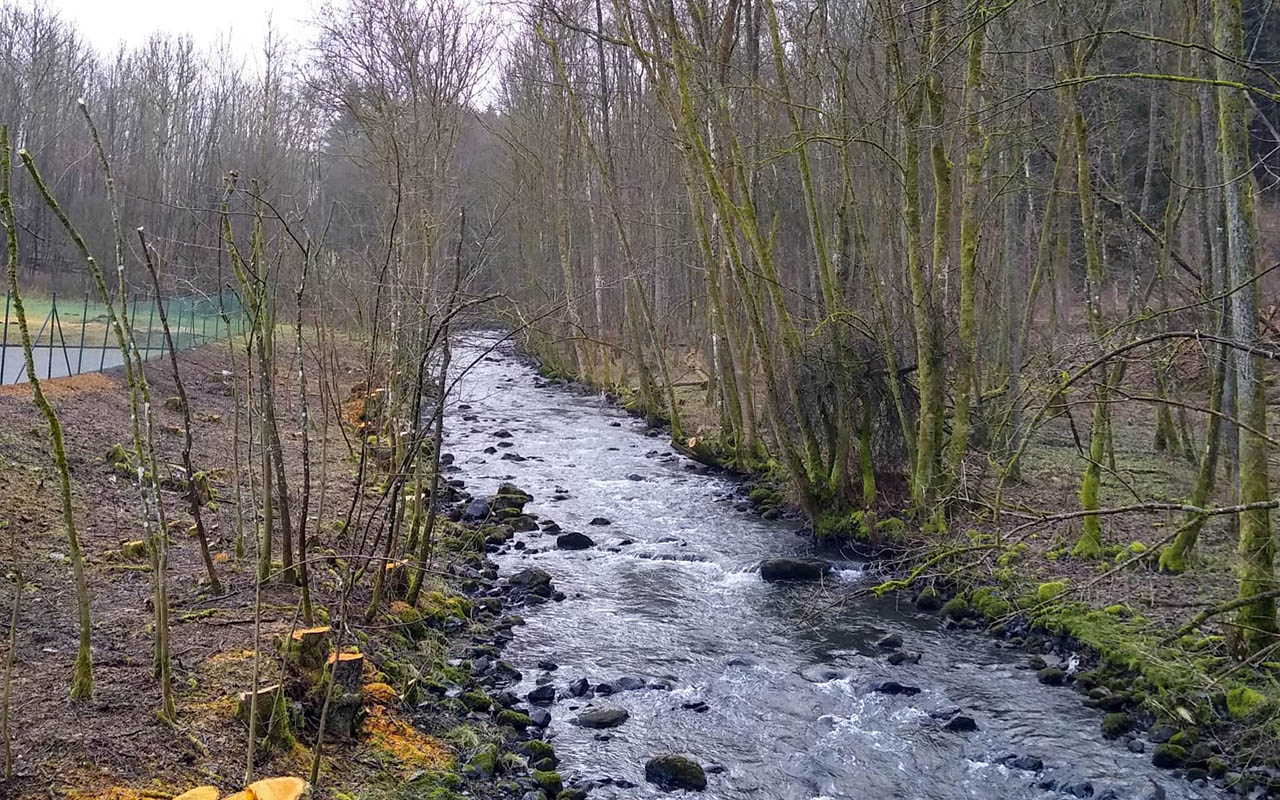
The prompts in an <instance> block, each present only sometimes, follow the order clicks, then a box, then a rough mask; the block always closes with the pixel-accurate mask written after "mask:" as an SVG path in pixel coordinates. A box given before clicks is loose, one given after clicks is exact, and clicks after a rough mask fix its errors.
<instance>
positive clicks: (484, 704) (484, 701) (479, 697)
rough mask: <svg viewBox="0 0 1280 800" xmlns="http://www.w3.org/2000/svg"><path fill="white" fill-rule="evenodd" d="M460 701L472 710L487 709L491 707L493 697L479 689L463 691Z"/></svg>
mask: <svg viewBox="0 0 1280 800" xmlns="http://www.w3.org/2000/svg"><path fill="white" fill-rule="evenodd" d="M462 702H463V704H465V705H466V707H467V708H468V709H470V710H472V711H488V710H489V709H490V708H492V707H493V699H492V698H490V697H489V695H487V694H485V693H484V692H481V691H479V690H475V691H470V692H463V693H462Z"/></svg>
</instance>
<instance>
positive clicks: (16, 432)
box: [0, 344, 572, 800]
mask: <svg viewBox="0 0 1280 800" xmlns="http://www.w3.org/2000/svg"><path fill="white" fill-rule="evenodd" d="M341 356H342V359H341V363H340V364H339V365H338V367H337V369H338V370H339V372H340V376H339V378H338V381H337V383H338V385H339V387H340V389H341V396H342V397H347V396H348V393H349V392H350V391H351V390H352V387H354V386H356V385H357V383H358V381H357V380H356V376H357V375H359V374H360V367H359V361H360V359H358V358H357V357H356V356H355V355H353V351H343V352H342V353H341ZM237 358H238V359H239V364H240V365H241V366H242V365H243V354H242V353H239V354H237ZM179 359H180V363H181V369H182V375H183V381H184V384H185V386H186V390H187V393H188V397H189V402H190V410H191V414H192V418H193V431H192V433H193V438H194V453H193V460H194V463H195V464H196V465H197V467H198V468H199V469H200V470H201V471H203V472H204V473H205V476H206V477H207V479H208V484H209V488H210V490H211V493H210V494H211V496H210V502H209V504H208V505H207V506H206V508H205V514H204V522H205V525H206V526H207V527H208V529H209V531H210V538H211V542H210V544H211V548H212V550H213V561H214V563H215V565H216V569H217V573H218V577H219V580H220V582H221V584H222V587H223V590H222V592H221V593H219V594H216V595H215V594H214V593H212V592H211V591H210V590H209V588H208V585H207V583H206V582H205V581H206V573H205V566H204V562H203V561H202V559H201V557H200V554H199V549H198V547H197V545H196V541H195V539H194V538H192V537H191V536H190V535H189V533H188V529H189V526H190V524H191V520H190V519H187V518H185V513H184V512H185V510H186V506H185V498H184V495H183V494H182V493H180V489H181V487H180V486H179V485H178V483H177V482H176V481H167V482H166V490H165V499H166V505H167V508H168V512H169V514H170V516H171V517H172V518H174V519H175V522H174V524H173V526H172V528H171V530H172V533H171V546H170V549H169V571H168V577H169V596H170V619H171V652H172V658H173V688H174V693H175V702H176V706H177V717H176V719H175V720H174V721H173V722H172V723H164V722H162V721H161V720H159V719H158V717H157V713H156V712H157V709H158V708H159V706H160V696H159V688H158V685H157V683H156V681H155V680H154V678H153V675H152V658H151V654H152V633H151V630H152V628H151V626H152V613H151V610H150V600H151V596H152V574H151V567H150V564H149V559H148V557H147V554H146V547H145V545H144V544H143V543H141V542H140V541H138V540H139V539H140V538H141V537H142V535H143V534H142V528H141V524H140V521H139V519H138V514H139V508H140V503H139V500H138V497H137V494H136V490H135V488H134V487H133V486H132V483H131V481H129V480H128V479H127V477H126V476H127V475H128V469H127V468H125V469H124V470H121V469H120V467H119V466H118V464H117V463H115V461H116V460H117V459H118V458H119V451H118V450H117V449H116V447H115V446H116V445H117V444H120V443H122V442H127V441H128V437H129V433H128V421H127V416H126V413H127V412H126V409H127V402H126V398H127V389H126V387H125V386H124V385H123V378H122V376H121V375H120V374H119V372H118V371H108V372H105V373H94V374H86V375H80V376H75V377H72V378H65V379H56V380H52V381H48V382H46V383H45V391H46V394H47V395H48V396H49V397H50V399H51V401H52V403H53V404H54V406H55V407H56V409H57V411H58V413H59V415H60V417H61V421H62V425H63V429H64V431H65V435H66V439H67V448H68V460H69V462H70V467H71V473H72V479H73V486H72V492H73V496H74V502H75V512H76V519H77V522H78V524H79V527H80V535H81V545H82V548H83V551H84V553H85V559H86V568H87V579H88V585H89V593H90V598H91V615H92V623H93V653H94V676H95V681H96V690H95V694H94V697H93V699H92V700H87V701H72V700H70V699H69V698H68V696H67V695H68V693H67V687H68V684H69V680H70V674H71V662H72V659H73V657H74V655H75V652H76V630H77V628H76V618H75V604H74V592H73V585H72V581H71V570H70V566H69V564H68V559H67V556H66V539H65V535H64V533H63V529H62V527H61V525H60V519H59V516H58V502H57V491H56V487H57V480H56V476H55V475H54V474H53V473H52V470H51V464H50V460H49V456H48V446H47V432H46V430H45V427H44V424H43V420H42V419H41V417H40V416H39V413H38V412H37V410H36V409H35V408H34V406H33V405H32V403H31V399H30V396H29V391H30V390H29V387H28V386H26V385H25V384H21V385H17V386H6V387H0V454H2V455H0V520H2V521H3V522H4V530H3V531H2V533H0V564H3V565H4V568H5V571H6V580H5V581H4V582H3V586H4V592H3V605H4V609H5V613H4V617H5V619H6V620H7V619H8V617H9V613H10V610H11V607H10V603H11V602H12V601H13V598H14V588H15V582H14V580H13V577H14V573H15V570H14V569H13V567H15V566H16V567H17V568H18V569H20V571H21V574H22V576H23V579H24V583H23V589H22V592H21V594H20V596H19V597H18V611H17V648H16V651H15V653H14V672H13V678H12V686H11V696H12V700H11V703H10V709H9V730H10V732H11V740H12V751H13V756H14V776H13V778H12V780H9V781H0V787H2V790H0V794H2V795H4V796H5V797H14V798H36V797H48V796H58V797H68V798H75V799H76V800H138V799H139V798H144V797H145V798H168V797H172V796H174V795H177V794H180V793H181V792H183V791H184V790H186V789H189V788H191V787H195V786H200V785H212V786H215V787H217V788H218V789H219V790H220V791H221V792H222V793H223V794H230V793H232V792H234V791H236V790H238V789H240V788H241V787H242V786H243V784H244V781H243V776H244V774H245V766H246V760H247V744H248V730H247V726H246V717H247V710H246V705H247V704H245V703H244V702H243V701H244V700H245V699H247V698H248V696H249V695H248V693H249V692H250V690H251V688H252V687H253V686H254V685H255V679H254V676H255V670H256V674H257V681H256V685H257V686H258V687H259V688H260V691H261V694H260V700H261V702H260V703H259V704H258V706H257V707H258V710H259V732H260V733H263V732H265V733H264V738H263V740H262V741H261V742H259V744H258V748H257V753H256V758H255V765H254V776H255V777H256V778H264V777H267V776H281V775H292V776H301V777H304V778H305V777H307V774H308V770H309V767H310V763H311V760H312V753H313V748H314V746H315V742H316V733H317V731H318V726H319V716H320V712H321V708H322V707H323V703H322V702H321V699H322V697H323V693H322V692H321V691H320V687H321V686H322V685H323V682H324V681H323V677H322V676H323V675H324V674H326V673H325V670H326V669H334V670H336V671H337V673H338V675H339V676H340V677H341V676H345V677H341V680H340V681H339V682H340V683H341V684H342V688H341V689H339V690H337V691H336V697H337V699H335V700H333V701H332V703H331V708H330V711H329V716H328V718H327V719H328V723H327V725H326V730H327V731H328V733H327V734H326V740H325V742H324V746H323V748H324V749H323V758H322V763H321V770H320V786H321V788H320V790H319V791H317V792H316V794H315V796H316V797H322V798H335V799H336V798H342V799H343V800H351V799H352V798H360V800H369V799H372V800H377V799H378V798H396V797H408V796H413V797H430V798H437V800H445V798H450V797H455V796H458V795H459V794H470V795H471V796H483V797H493V798H503V797H512V798H519V797H522V796H524V795H525V794H526V793H528V792H531V791H533V792H541V791H542V789H541V788H540V787H539V785H538V778H537V773H534V772H531V771H530V767H529V765H530V764H531V763H534V764H537V765H539V766H540V767H541V768H542V769H543V770H544V771H546V772H547V773H548V774H545V775H542V776H541V780H543V781H544V782H545V783H548V784H549V782H550V781H551V780H552V779H551V777H550V773H551V771H552V770H553V769H554V763H555V762H554V754H553V751H551V749H550V748H549V747H546V746H545V745H534V744H530V742H534V741H536V740H537V739H538V736H539V731H540V730H541V728H540V727H539V725H538V721H539V716H538V715H536V714H534V715H532V717H533V718H532V719H531V715H530V714H527V713H525V712H526V711H528V710H529V709H527V708H526V707H524V706H523V705H522V704H521V703H520V701H519V700H518V699H517V698H515V697H514V695H511V694H510V693H509V692H507V693H505V694H504V691H503V690H504V688H505V687H506V686H508V685H509V684H511V683H512V682H514V681H516V680H519V678H520V675H519V673H518V672H517V671H515V670H514V668H513V667H511V665H509V664H507V663H506V662H503V661H502V660H501V649H502V646H503V645H504V643H505V642H506V641H508V640H509V639H510V636H511V630H512V628H513V627H515V626H518V625H519V624H521V620H520V618H519V616H518V613H515V612H516V611H518V607H519V606H522V605H524V604H526V603H534V602H539V601H542V600H543V599H545V598H543V596H542V594H543V593H544V592H545V593H546V594H548V595H549V594H550V593H551V592H550V584H549V583H548V584H546V585H545V586H538V587H529V586H522V585H519V584H518V583H513V582H507V581H501V582H500V581H499V578H498V574H497V571H496V566H495V564H494V563H493V562H492V561H490V560H488V559H487V557H486V548H490V549H492V548H493V547H495V546H496V545H495V544H494V538H495V537H498V536H500V535H501V531H503V530H504V529H503V528H496V529H495V528H486V527H485V526H484V524H483V522H484V521H483V520H475V521H469V522H464V523H455V522H452V521H449V520H448V519H447V517H446V516H444V515H442V517H441V519H440V523H439V525H440V527H439V536H438V541H437V545H436V548H435V555H434V558H433V561H432V572H431V574H430V575H429V577H428V578H427V579H426V581H425V584H424V587H423V592H422V596H421V599H420V600H419V602H418V604H417V605H416V607H410V606H408V605H407V604H405V603H404V602H403V600H402V599H401V596H398V593H400V592H403V590H404V584H403V583H402V582H401V581H403V580H404V579H405V578H406V577H407V575H406V574H405V573H406V568H405V567H404V566H399V565H397V566H396V568H395V569H396V570H397V571H396V572H395V573H392V572H390V571H389V572H388V576H389V577H388V580H387V587H388V588H387V591H388V593H389V594H391V597H389V598H387V599H386V600H385V601H384V603H383V605H382V606H381V607H379V608H377V609H376V610H375V611H374V612H373V613H372V614H370V615H366V614H365V609H366V608H367V607H368V605H369V602H370V589H369V584H370V583H371V582H370V581H368V580H364V581H359V582H357V583H356V586H357V588H356V590H355V591H354V592H352V593H351V595H350V597H349V598H348V603H347V608H349V609H350V610H349V611H348V612H347V614H346V617H347V618H346V619H343V618H342V611H343V604H342V600H341V592H340V587H341V586H342V582H343V580H344V576H345V575H346V574H347V568H348V566H349V564H348V560H349V559H350V558H351V553H353V552H354V551H355V550H356V549H357V543H358V541H359V534H360V533H361V532H360V531H354V530H353V531H351V532H346V531H343V530H342V525H341V519H342V516H343V514H344V513H345V511H346V505H347V503H348V502H349V499H350V497H351V493H352V491H354V486H355V483H354V474H355V456H354V455H353V453H352V452H351V451H350V450H349V449H348V446H349V444H350V441H351V440H350V438H349V436H350V434H351V431H347V432H345V433H344V432H343V431H341V430H339V425H338V423H336V422H335V423H334V424H332V425H331V426H330V429H329V433H330V437H329V441H328V443H327V445H326V444H325V443H324V442H323V441H321V439H320V436H319V433H318V431H317V432H315V433H314V434H313V440H312V442H311V453H312V464H311V470H312V475H313V480H314V481H315V482H316V484H315V486H314V487H313V490H312V503H313V506H312V509H313V512H312V514H311V516H310V519H309V520H308V527H309V532H308V539H309V541H308V549H309V552H310V556H311V561H310V569H311V591H312V602H313V604H314V606H315V616H316V619H315V620H314V623H313V625H312V626H307V625H306V624H305V622H304V621H303V620H302V619H301V616H300V608H299V600H300V598H299V590H298V588H297V587H296V586H293V585H290V584H288V583H286V582H284V581H282V580H280V579H279V578H278V577H273V579H271V580H269V581H267V582H265V583H263V585H262V590H261V594H262V596H261V602H260V604H259V605H258V608H259V609H260V612H261V615H260V619H258V620H257V621H258V622H260V625H261V631H260V634H259V635H258V637H257V640H256V643H257V646H256V647H255V636H254V629H255V612H254V609H255V603H254V585H255V577H254V572H255V569H254V568H255V564H256V561H255V558H254V544H253V525H254V522H253V520H254V515H253V513H252V511H251V510H248V509H251V508H252V504H253V501H252V500H251V499H250V497H249V496H248V492H249V483H248V482H247V481H246V482H245V483H244V484H243V486H242V491H243V492H244V498H243V499H244V503H245V504H246V509H247V510H246V514H247V522H246V527H248V531H247V532H246V534H245V535H246V538H247V539H248V541H247V542H246V547H247V553H246V554H245V555H244V556H242V557H238V556H237V553H236V550H237V547H236V538H237V523H236V514H235V505H236V503H235V487H234V482H233V478H234V476H235V474H236V473H235V468H236V464H235V463H234V460H233V452H234V448H233V441H234V436H233V430H234V426H235V423H234V418H235V409H234V403H233V386H232V384H231V383H230V381H231V380H232V379H233V378H236V379H242V377H243V376H242V375H240V374H239V373H237V371H236V366H235V365H234V364H233V363H232V361H231V354H230V352H229V350H228V346H227V345H226V344H211V345H207V346H204V347H201V348H199V349H196V350H192V351H188V352H184V353H181V354H180V356H179ZM148 378H149V380H150V382H151V388H152V392H153V394H154V396H155V397H156V398H157V399H158V401H157V404H156V405H157V407H156V410H155V414H156V420H155V421H156V428H157V440H156V447H157V451H158V452H157V455H158V458H159V461H160V462H161V463H162V464H165V465H174V464H177V463H180V455H179V454H180V447H181V442H182V436H181V431H180V427H179V426H181V424H182V415H181V414H180V413H179V412H178V411H177V410H176V408H175V404H173V403H168V402H159V400H160V399H167V398H170V397H171V396H172V395H173V394H174V388H173V386H172V384H171V379H170V376H169V370H168V364H167V362H159V361H158V362H153V363H152V364H150V365H148ZM293 380H294V376H293V374H292V372H291V371H290V370H282V371H281V373H280V374H279V375H277V376H276V382H277V387H278V393H277V396H278V397H279V398H280V401H279V402H281V403H282V407H281V408H280V409H279V413H280V417H281V420H282V425H283V427H284V429H285V430H286V431H287V430H289V429H290V428H291V427H292V426H290V425H288V424H287V423H284V422H283V420H289V419H296V417H297V413H298V410H297V407H296V404H297V399H296V387H295V386H293V385H292V382H293ZM310 391H311V393H312V397H313V398H315V397H318V396H319V387H318V385H315V383H314V380H313V382H312V386H311V387H310ZM314 409H315V406H314V399H313V413H314ZM357 441H358V440H357ZM244 444H246V443H245V442H242V445H244ZM284 445H285V446H284V448H283V449H284V454H283V455H284V463H285V468H286V474H287V475H288V478H289V481H290V483H291V485H292V486H293V487H295V491H298V490H299V489H300V487H301V486H302V463H301V454H300V445H299V442H298V441H297V440H296V437H291V436H288V435H287V434H286V436H285V443H284ZM356 446H357V447H358V445H356ZM446 461H447V459H446ZM166 469H167V470H168V471H169V472H170V473H171V474H172V473H173V471H174V470H176V469H177V468H176V467H174V466H168V467H167V468H166ZM456 471H457V470H456V468H453V469H452V470H451V473H450V474H449V475H448V476H446V477H447V478H449V482H448V485H446V486H445V487H444V492H443V495H446V496H447V497H446V499H447V500H448V501H449V503H448V504H447V506H446V507H445V508H444V512H445V515H447V513H448V512H449V510H450V508H454V504H455V503H466V502H467V501H468V500H470V499H471V498H470V495H469V494H467V493H466V490H465V483H464V481H463V479H462V478H461V477H459V476H458V475H457V474H456ZM322 476H323V477H322ZM322 481H323V482H324V489H323V490H321V489H320V483H321V482H322ZM368 492H369V496H368V497H369V500H370V502H371V503H376V502H377V500H378V492H377V490H376V489H369V490H368ZM519 505H520V502H519V501H516V502H514V503H508V507H514V508H517V509H518V507H519ZM455 516H458V513H455ZM370 563H374V562H370ZM377 563H380V562H377ZM277 569H278V566H277ZM4 638H5V639H7V627H6V636H5V637H4ZM304 643H305V644H304ZM339 650H340V651H341V655H336V656H334V657H333V658H332V659H330V660H329V661H330V664H331V665H332V666H330V667H325V666H323V665H324V661H325V655H326V654H331V653H333V652H334V651H339ZM255 651H256V653H255ZM6 655H7V653H6ZM0 663H3V659H0ZM351 665H354V666H355V669H354V670H353V669H351V668H350V667H351ZM339 666H341V667H342V668H341V669H338V667H339ZM545 724H546V722H545V720H544V721H542V726H543V727H545ZM557 780H558V779H557ZM558 791H559V790H557V791H556V792H551V793H549V795H548V796H549V797H554V796H555V795H556V794H557V792H558ZM570 796H572V795H570Z"/></svg>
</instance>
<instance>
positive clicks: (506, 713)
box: [498, 708, 533, 731]
mask: <svg viewBox="0 0 1280 800" xmlns="http://www.w3.org/2000/svg"><path fill="white" fill-rule="evenodd" d="M498 724H499V725H507V726H510V727H512V728H515V729H516V730H519V731H522V730H524V729H525V728H527V727H529V726H530V725H532V724H533V721H532V720H530V719H529V715H528V714H521V713H520V712H519V711H512V710H511V709H509V708H506V709H503V710H502V711H499V712H498Z"/></svg>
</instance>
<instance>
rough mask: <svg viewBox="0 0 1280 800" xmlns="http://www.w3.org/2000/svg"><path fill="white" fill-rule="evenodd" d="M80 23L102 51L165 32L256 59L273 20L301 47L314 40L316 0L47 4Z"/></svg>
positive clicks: (63, 0)
mask: <svg viewBox="0 0 1280 800" xmlns="http://www.w3.org/2000/svg"><path fill="white" fill-rule="evenodd" d="M46 1H47V3H48V7H49V8H53V9H56V10H58V11H59V12H60V13H61V14H62V16H63V17H64V18H67V19H70V20H72V21H74V22H75V23H76V27H77V28H78V29H79V30H80V33H81V34H82V35H83V36H84V37H86V38H87V39H88V41H89V42H90V43H91V44H93V46H94V47H95V48H97V49H98V50H99V52H110V51H112V50H115V48H116V46H117V45H118V44H119V43H120V42H122V41H123V42H125V43H126V44H129V45H134V44H138V43H140V42H142V41H143V40H145V39H146V38H147V36H148V35H150V34H152V33H154V32H156V31H163V32H165V33H173V34H189V35H190V36H191V37H192V38H193V39H195V41H196V44H197V45H200V46H207V45H211V44H213V43H214V42H216V41H217V40H218V38H219V37H220V36H230V37H231V42H232V45H233V46H234V47H235V50H236V52H237V53H240V54H242V55H246V56H250V57H252V56H253V55H255V54H256V52H257V50H258V47H259V45H260V44H261V42H262V37H263V34H264V33H265V32H266V30H267V22H268V19H270V20H271V22H272V24H274V25H275V27H276V28H277V29H279V30H280V31H281V32H282V33H284V34H285V35H286V36H287V37H288V38H289V39H291V40H292V41H293V42H294V43H296V44H302V43H304V42H305V41H306V40H307V39H308V38H309V34H310V31H309V28H308V25H307V22H306V20H307V19H308V18H310V16H311V9H312V4H313V1H314V0H46Z"/></svg>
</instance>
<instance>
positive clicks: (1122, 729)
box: [1102, 712, 1133, 739]
mask: <svg viewBox="0 0 1280 800" xmlns="http://www.w3.org/2000/svg"><path fill="white" fill-rule="evenodd" d="M1132 728H1133V717H1131V716H1129V715H1128V714H1125V713H1123V712H1115V713H1111V714H1108V715H1106V716H1105V717H1103V718H1102V735H1103V736H1106V737H1107V738H1108V739H1117V738H1119V737H1121V736H1123V735H1125V734H1126V733H1128V732H1129V731H1130V730H1131V729H1132Z"/></svg>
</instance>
